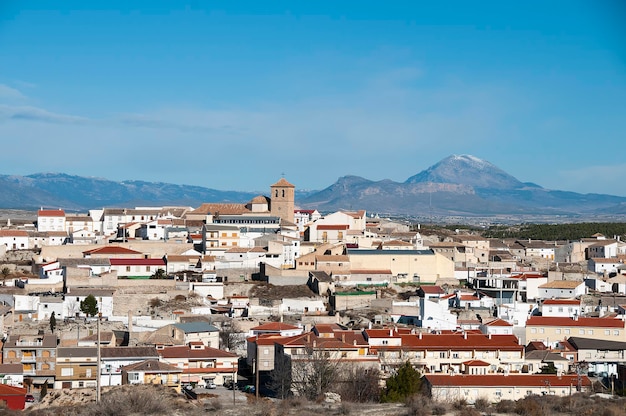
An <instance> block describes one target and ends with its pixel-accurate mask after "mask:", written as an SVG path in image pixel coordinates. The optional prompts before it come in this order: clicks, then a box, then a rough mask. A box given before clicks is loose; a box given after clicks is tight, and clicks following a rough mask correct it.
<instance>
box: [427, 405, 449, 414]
mask: <svg viewBox="0 0 626 416" xmlns="http://www.w3.org/2000/svg"><path fill="white" fill-rule="evenodd" d="M446 413H448V406H446V405H445V404H443V403H434V404H433V405H432V407H431V414H433V415H439V416H441V415H445V414H446Z"/></svg>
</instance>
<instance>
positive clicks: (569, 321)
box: [526, 316, 624, 328]
mask: <svg viewBox="0 0 626 416" xmlns="http://www.w3.org/2000/svg"><path fill="white" fill-rule="evenodd" d="M529 326H560V327H566V326H582V327H588V328H624V321H622V320H621V319H604V318H589V317H582V316H581V317H579V318H578V319H576V320H574V319H573V318H569V317H560V316H531V317H530V318H528V320H527V321H526V327H529Z"/></svg>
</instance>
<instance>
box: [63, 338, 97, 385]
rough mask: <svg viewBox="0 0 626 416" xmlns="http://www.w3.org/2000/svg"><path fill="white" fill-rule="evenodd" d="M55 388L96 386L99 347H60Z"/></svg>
mask: <svg viewBox="0 0 626 416" xmlns="http://www.w3.org/2000/svg"><path fill="white" fill-rule="evenodd" d="M56 353H57V358H56V375H55V380H54V388H55V389H72V388H84V387H92V388H93V387H96V385H97V381H96V378H97V377H98V351H97V347H58V348H57V351H56Z"/></svg>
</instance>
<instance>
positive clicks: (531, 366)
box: [522, 349, 570, 374]
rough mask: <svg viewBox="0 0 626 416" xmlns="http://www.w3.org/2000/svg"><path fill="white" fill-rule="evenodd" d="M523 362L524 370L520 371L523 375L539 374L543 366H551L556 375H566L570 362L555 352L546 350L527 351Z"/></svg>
mask: <svg viewBox="0 0 626 416" xmlns="http://www.w3.org/2000/svg"><path fill="white" fill-rule="evenodd" d="M524 362H525V368H524V370H522V372H524V373H540V372H541V371H542V370H543V368H544V367H545V366H549V365H553V366H554V368H555V370H556V372H557V374H566V373H568V372H569V371H568V370H569V366H570V360H568V359H567V358H565V357H563V356H562V355H561V354H559V353H558V351H557V350H555V351H551V350H548V349H544V350H533V351H528V350H527V351H526V356H525V357H524Z"/></svg>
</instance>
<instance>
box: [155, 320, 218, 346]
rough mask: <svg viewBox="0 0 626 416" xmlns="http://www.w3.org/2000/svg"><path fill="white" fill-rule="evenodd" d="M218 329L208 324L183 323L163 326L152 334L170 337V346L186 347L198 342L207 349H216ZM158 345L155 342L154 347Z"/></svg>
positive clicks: (200, 322) (199, 322) (198, 322)
mask: <svg viewBox="0 0 626 416" xmlns="http://www.w3.org/2000/svg"><path fill="white" fill-rule="evenodd" d="M219 332H220V330H219V328H217V327H215V326H214V325H211V324H209V323H208V322H203V321H197V322H185V323H176V324H170V325H165V326H164V327H163V328H159V329H157V330H155V331H154V332H153V334H154V336H155V337H158V336H159V335H164V336H167V337H170V338H171V340H172V342H173V344H172V345H186V344H189V343H190V342H194V341H199V342H201V343H202V344H204V345H206V346H207V347H214V348H215V347H218V346H219V345H220V344H219ZM157 344H159V343H158V342H155V345H157Z"/></svg>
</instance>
